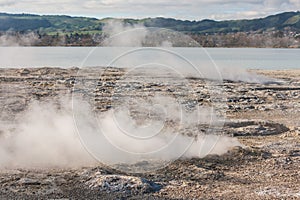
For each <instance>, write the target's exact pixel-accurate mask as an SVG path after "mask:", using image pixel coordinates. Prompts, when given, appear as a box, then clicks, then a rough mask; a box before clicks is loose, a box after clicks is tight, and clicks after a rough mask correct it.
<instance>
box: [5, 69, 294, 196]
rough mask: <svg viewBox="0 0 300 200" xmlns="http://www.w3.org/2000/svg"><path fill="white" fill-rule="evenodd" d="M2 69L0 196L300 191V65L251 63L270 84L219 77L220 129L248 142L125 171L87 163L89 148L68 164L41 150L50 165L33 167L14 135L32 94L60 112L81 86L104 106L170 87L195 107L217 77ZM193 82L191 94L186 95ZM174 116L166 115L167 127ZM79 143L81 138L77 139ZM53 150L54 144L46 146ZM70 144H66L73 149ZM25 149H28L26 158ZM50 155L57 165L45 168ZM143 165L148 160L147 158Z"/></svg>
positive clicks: (193, 131)
mask: <svg viewBox="0 0 300 200" xmlns="http://www.w3.org/2000/svg"><path fill="white" fill-rule="evenodd" d="M0 71H1V73H0V93H1V95H0V101H1V108H0V109H1V111H0V112H1V118H0V120H1V127H0V128H1V129H0V145H1V147H0V156H1V157H0V164H1V166H0V167H1V169H0V199H300V189H299V188H300V181H299V180H300V170H299V167H300V121H299V119H300V100H299V99H300V71H299V70H282V71H275V70H274V71H271V70H256V71H254V72H256V73H258V74H261V75H264V76H267V77H270V78H274V80H275V79H276V80H277V81H272V82H269V83H266V84H258V83H244V82H233V81H226V80H225V81H224V82H223V83H218V87H219V88H221V89H222V96H223V97H226V98H224V99H219V101H221V102H222V104H223V106H222V111H226V112H225V113H226V120H225V123H224V125H222V129H221V130H219V131H218V132H219V133H218V134H219V135H225V136H228V137H233V138H236V139H237V140H238V141H239V142H240V143H241V146H242V147H231V148H230V149H229V150H228V152H226V153H224V154H222V155H216V154H212V155H208V156H206V157H204V158H196V157H195V158H190V157H189V158H187V157H185V158H182V159H179V160H176V161H175V162H173V163H171V164H170V165H167V166H166V167H163V168H160V169H158V170H156V171H153V172H145V173H130V172H126V170H125V171H124V170H120V171H119V170H116V169H113V168H111V167H108V166H105V165H102V164H100V163H94V162H90V160H86V163H85V160H84V159H83V160H80V159H82V157H84V155H80V156H78V160H79V161H81V162H80V163H76V162H74V163H73V164H74V165H72V166H71V167H70V166H68V165H67V164H68V163H63V160H62V159H63V158H64V157H61V158H60V159H56V155H55V154H51V152H50V154H49V153H48V154H45V156H44V157H42V158H40V157H38V156H37V159H38V158H40V159H41V160H40V161H42V163H44V165H43V167H36V166H35V165H34V164H37V163H36V160H30V158H31V157H30V154H22V153H23V151H26V150H28V149H30V148H31V146H25V148H24V147H22V148H20V149H19V150H18V151H21V154H20V155H21V156H17V155H16V151H17V150H15V149H14V147H18V142H20V141H15V140H14V139H13V138H14V137H16V136H15V135H14V134H18V129H21V130H22V127H23V128H24V123H25V124H26V122H27V121H26V120H25V122H24V116H27V118H28V116H29V115H28V109H29V108H30V107H31V105H32V103H33V102H49V101H50V102H52V104H54V106H56V108H57V109H58V110H59V109H62V108H61V107H62V106H61V105H60V103H61V102H62V100H61V99H62V97H64V98H63V99H70V98H71V96H72V93H74V92H76V94H79V95H81V96H83V97H84V96H86V97H89V99H92V102H90V103H91V105H93V110H94V111H95V112H97V113H98V112H99V113H105V112H107V111H109V110H110V109H113V108H114V107H115V106H118V105H119V104H121V103H122V102H120V97H121V96H122V95H123V96H124V95H125V96H133V97H142V98H143V97H145V98H147V97H149V96H151V95H152V94H153V93H155V92H158V93H160V94H172V95H173V97H174V98H175V99H180V100H181V101H180V103H181V104H183V105H184V106H185V108H186V110H193V109H194V108H195V107H197V106H199V105H200V106H210V105H211V104H212V102H213V101H212V98H214V97H215V96H213V95H212V94H213V93H212V88H213V87H215V86H216V85H215V84H212V85H210V83H211V81H209V80H203V79H200V78H197V77H190V78H186V79H184V80H182V81H183V82H180V81H179V82H176V81H175V82H174V79H172V80H173V83H169V82H168V81H165V80H169V79H168V78H166V77H162V79H159V78H158V79H149V78H148V79H147V81H145V79H144V80H143V81H142V84H141V82H140V81H139V80H140V77H142V75H141V74H135V77H134V81H132V80H131V81H130V84H129V83H128V82H129V81H128V77H126V78H124V79H122V77H124V74H126V70H124V69H122V70H121V69H117V68H106V69H105V70H104V71H103V73H102V74H101V77H100V78H99V77H98V80H97V81H96V84H94V85H93V81H92V83H89V81H91V80H93V78H91V77H94V76H92V75H95V74H96V73H94V72H93V71H88V72H82V73H80V74H78V73H77V72H78V69H77V68H72V69H59V68H36V69H34V68H32V69H31V68H28V69H0ZM82 77H85V80H87V81H86V83H85V84H87V86H89V87H85V88H90V89H89V90H84V88H82V85H77V87H76V86H75V87H73V86H74V84H76V82H78V80H82ZM129 78H132V77H129ZM163 80H164V81H163ZM170 82H172V81H170ZM185 82H187V83H188V87H186V86H187V84H185ZM89 84H90V85H89ZM209 85H210V86H209ZM85 86H86V85H85ZM184 86H185V87H184ZM208 86H209V87H208ZM187 90H191V92H187V93H185V92H186V91H187ZM184 91H185V92H184ZM91 94H92V95H91ZM179 96H180V97H179ZM91 97H92V98H91ZM53 102H54V103H53ZM49 109H50V108H49ZM24 113H26V114H25V115H24ZM41 113H43V111H41ZM140 114H141V113H140V112H139V110H136V111H135V112H132V115H135V116H133V117H135V118H137V119H142V115H140ZM22 116H23V117H22ZM55 116H56V115H55ZM158 117H159V116H158ZM20 121H21V122H20ZM20 123H21V124H23V126H20V125H18V124H20ZM49 123H50V122H49ZM51 123H52V121H51ZM172 123H174V122H172V121H170V122H168V124H169V126H172ZM58 124H59V123H58ZM67 124H68V123H66V124H64V125H67ZM64 125H62V126H64ZM25 127H26V128H27V129H28V126H25ZM45 127H46V125H45ZM42 128H43V127H42ZM203 129H205V126H204V125H203V126H199V127H194V126H193V127H185V130H184V131H183V130H180V133H181V134H183V135H189V136H190V137H197V133H198V132H201V131H202V130H203ZM29 130H31V129H29ZM34 130H35V129H34ZM38 130H42V129H38ZM55 130H56V129H55ZM63 130H64V129H63ZM46 131H47V130H45V132H46ZM24 133H28V131H25V132H22V134H24ZM62 133H63V131H62ZM28 134H30V133H28ZM51 134H52V133H50V135H51ZM53 134H56V133H53ZM48 136H49V135H48ZM17 138H18V137H17ZM21 138H22V137H21ZM25 138H26V134H25ZM46 141H47V139H46V138H43V140H41V141H37V142H42V143H43V142H44V143H45V144H46V143H47V142H46ZM21 143H22V140H21ZM28 144H31V143H30V141H29V142H28ZM55 144H56V143H55ZM74 145H77V143H74V144H73V143H72V144H71V146H74ZM40 146H41V147H43V146H44V145H40ZM40 146H39V145H38V147H40ZM55 148H56V147H55V145H54V146H53V150H50V151H55ZM68 148H69V147H68ZM68 148H67V147H66V150H65V152H69V151H68ZM36 151H38V150H36ZM40 151H41V152H42V151H43V148H41V149H40ZM19 153H20V152H19ZM69 153H70V156H72V152H69ZM22 155H26V156H28V155H29V157H25V160H24V157H23V158H22ZM47 155H55V156H54V157H47ZM57 156H59V155H57ZM45 157H46V158H45ZM14 159H15V160H14ZM17 159H18V160H17ZM22 159H23V160H22ZM20 160H22V162H21V161H20ZM54 160H56V162H55V161H54ZM75 160H76V159H75ZM51 161H53V162H54V163H55V165H54V166H51V165H49V166H47V165H46V166H45V163H46V164H47V163H51ZM72 161H74V160H72ZM57 162H62V164H61V165H60V163H57ZM139 164H140V165H147V162H146V163H145V162H141V163H139ZM137 165H138V164H137Z"/></svg>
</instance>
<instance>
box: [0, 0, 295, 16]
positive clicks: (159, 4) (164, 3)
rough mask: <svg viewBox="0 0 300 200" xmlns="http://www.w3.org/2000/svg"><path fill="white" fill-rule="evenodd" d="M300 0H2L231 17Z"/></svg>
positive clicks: (42, 9)
mask: <svg viewBox="0 0 300 200" xmlns="http://www.w3.org/2000/svg"><path fill="white" fill-rule="evenodd" d="M299 10H300V0H0V12H7V13H33V14H60V15H71V16H87V17H96V18H105V17H116V18H146V17H171V18H176V19H187V20H202V19H213V20H229V19H252V18H259V17H265V16H268V15H272V14H277V13H281V12H286V11H299Z"/></svg>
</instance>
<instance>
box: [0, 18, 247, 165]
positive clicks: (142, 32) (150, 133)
mask: <svg viewBox="0 0 300 200" xmlns="http://www.w3.org/2000/svg"><path fill="white" fill-rule="evenodd" d="M133 29H138V31H137V32H135V31H133V32H132V30H133ZM104 31H105V33H106V34H107V35H112V37H111V38H110V39H108V40H107V41H105V42H104V43H103V44H105V45H106V46H133V47H141V46H143V45H145V44H152V46H155V47H157V46H163V47H170V46H172V45H174V44H178V43H182V42H188V43H189V44H191V45H194V41H192V40H189V41H180V40H179V38H184V39H187V38H186V37H180V35H178V34H173V33H172V34H169V33H168V32H167V35H164V34H162V33H166V32H165V31H163V32H159V33H158V32H156V31H157V30H155V31H154V32H153V31H152V30H150V31H149V29H146V28H144V27H142V26H138V27H132V26H129V25H126V26H124V25H123V24H111V23H110V24H108V25H107V26H106V27H104ZM122 31H125V34H122V33H121V34H118V32H122ZM158 35H159V36H160V37H159V39H158V41H159V42H155V37H156V36H158ZM149 41H150V43H149ZM153 41H154V42H153ZM152 50H153V49H152ZM148 52H150V53H151V52H153V51H148ZM133 53H136V52H133ZM128 55H129V57H126V58H124V59H123V60H115V61H114V62H113V63H112V64H114V66H117V67H123V66H124V65H126V66H127V67H129V69H132V70H134V69H135V67H136V66H137V65H138V64H139V63H138V62H137V60H136V59H134V58H133V57H130V54H128ZM137 55H139V54H137ZM174 56H175V57H176V58H177V59H173V58H174ZM139 59H140V60H142V65H145V64H147V63H149V62H148V61H149V60H147V59H150V60H152V62H153V60H154V61H155V63H156V65H157V64H159V65H161V66H167V67H166V69H167V71H168V70H169V71H172V73H174V72H175V73H176V74H177V77H181V78H183V79H185V77H186V76H188V75H190V74H193V75H196V76H199V77H200V78H202V79H214V80H219V79H220V77H222V75H224V74H220V71H218V69H216V66H214V70H215V71H214V70H212V68H209V66H204V65H197V66H196V68H194V65H192V64H191V63H190V62H188V60H186V59H184V57H181V56H178V54H173V53H171V52H170V51H164V50H159V51H156V54H155V55H154V56H153V54H152V56H151V55H149V56H146V57H145V56H142V57H140V58H139ZM182 64H185V65H187V66H189V67H187V68H185V66H183V65H182ZM213 64H214V63H212V65H213ZM151 65H153V63H152V64H151ZM191 66H192V67H191ZM189 68H190V69H189ZM79 75H80V74H79ZM220 75H221V76H220ZM156 76H161V71H159V70H158V71H154V72H153V71H152V74H151V75H150V78H151V79H153V80H155V78H156ZM245 76H247V75H245ZM239 77H241V78H243V77H242V76H239ZM87 78H89V77H87ZM98 78H99V77H98ZM130 78H135V77H130ZM175 78H176V76H175ZM233 78H234V76H233ZM175 83H176V80H175ZM85 89H86V92H90V90H91V88H90V86H89V87H86V88H82V87H80V89H79V90H78V91H80V95H81V94H83V93H84V92H85V91H84V90H85ZM74 91H75V90H74ZM124 92H125V91H124ZM75 97H76V95H75ZM81 97H82V96H81ZM133 99H135V97H133ZM146 100H147V101H145V102H151V103H150V104H149V107H145V105H146V103H145V102H139V101H136V107H138V106H141V110H143V109H145V108H147V109H148V110H150V111H149V113H150V114H149V115H148V118H147V117H146V120H148V122H145V121H143V120H142V121H141V119H134V120H133V119H132V118H131V116H130V115H128V112H127V111H128V110H130V108H129V107H128V106H129V105H127V104H126V103H125V104H122V105H117V104H116V105H115V107H114V108H113V109H111V110H109V111H107V112H104V113H102V114H101V115H96V116H95V113H94V112H93V105H90V104H87V103H86V102H85V101H84V100H83V101H82V99H80V100H78V99H76V98H75V99H73V101H75V104H74V102H73V108H71V107H70V104H71V102H70V100H65V101H62V102H61V103H60V104H59V106H57V104H56V103H54V102H48V103H41V102H35V103H33V104H31V105H30V106H29V108H28V109H27V111H26V112H25V113H21V116H20V117H19V118H18V120H17V124H16V125H15V128H14V129H12V130H6V131H5V132H4V133H2V134H1V135H0V166H1V167H74V166H75V167H78V166H88V165H93V164H96V161H95V160H94V159H93V157H95V158H97V159H98V161H100V162H104V163H105V164H118V163H127V164H132V163H135V162H138V161H142V160H147V161H151V160H156V161H157V160H161V161H172V160H175V159H177V158H178V157H180V156H182V155H183V156H184V157H188V158H190V157H203V156H206V155H207V154H210V153H214V154H215V153H216V154H222V153H225V152H226V151H227V150H228V149H229V148H231V147H233V146H237V145H240V144H239V142H238V141H237V140H236V139H234V138H229V137H225V136H219V135H217V134H216V133H214V132H213V131H212V130H213V129H211V130H210V131H208V132H206V133H205V134H204V133H201V132H200V131H199V130H198V129H194V127H196V126H198V125H199V124H204V125H207V124H208V125H211V124H214V125H215V124H217V125H219V124H218V122H219V121H222V120H219V118H218V116H216V113H214V112H212V111H211V109H209V108H199V109H200V111H201V114H200V115H199V112H198V113H197V112H196V113H195V112H187V111H184V109H179V108H180V105H181V104H180V101H178V99H176V98H174V97H170V96H162V97H161V96H157V95H156V96H149V97H146ZM178 106H179V108H178ZM199 109H198V110H197V111H199ZM141 110H140V111H141ZM179 111H180V112H179ZM208 111H209V112H208ZM73 112H74V113H73ZM73 114H74V116H75V118H74V119H75V120H74V119H73ZM149 116H151V117H152V116H156V118H155V119H154V118H151V117H150V118H149ZM149 121H150V122H149ZM174 122H175V125H172V123H174ZM168 123H169V124H171V125H166V124H168ZM188 129H190V130H192V131H194V132H192V133H191V135H188V134H186V132H185V130H188ZM208 129H209V128H208ZM136 137H137V138H138V139H137V138H136ZM141 138H142V139H141ZM86 150H87V151H86ZM88 151H89V153H90V154H89V153H88Z"/></svg>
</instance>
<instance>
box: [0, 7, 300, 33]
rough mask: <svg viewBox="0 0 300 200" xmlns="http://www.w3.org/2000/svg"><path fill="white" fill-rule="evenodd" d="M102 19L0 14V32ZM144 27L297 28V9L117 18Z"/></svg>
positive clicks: (72, 27)
mask: <svg viewBox="0 0 300 200" xmlns="http://www.w3.org/2000/svg"><path fill="white" fill-rule="evenodd" d="M105 20H106V19H100V20H99V19H96V18H87V17H70V16H65V15H31V14H6V13H0V31H8V30H12V31H37V30H39V31H42V32H46V33H47V32H63V31H64V32H75V31H77V32H79V31H101V29H102V27H103V24H104V21H105ZM120 20H122V21H124V22H125V23H130V24H135V23H141V24H144V25H145V26H147V27H163V28H169V29H173V30H176V31H185V32H193V33H229V32H249V31H267V30H284V29H287V28H288V29H291V30H293V31H300V12H299V11H298V12H285V13H281V14H277V15H272V16H268V17H266V18H260V19H252V20H228V21H214V20H202V21H188V20H185V21H183V20H176V19H172V18H160V17H159V18H145V19H140V20H136V19H120Z"/></svg>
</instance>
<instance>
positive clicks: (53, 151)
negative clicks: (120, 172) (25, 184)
mask: <svg viewBox="0 0 300 200" xmlns="http://www.w3.org/2000/svg"><path fill="white" fill-rule="evenodd" d="M68 105H69V104H67V103H62V104H61V105H60V106H62V107H61V108H60V109H58V108H57V106H56V105H55V104H54V103H50V102H48V103H39V102H34V103H32V104H31V105H30V106H29V108H28V110H27V111H26V112H25V113H23V114H22V115H21V116H20V117H19V119H18V120H17V124H16V125H15V127H14V129H13V130H6V132H5V133H3V134H2V135H0V168H3V167H4V168H7V167H28V168H33V167H50V168H51V167H77V166H88V165H91V164H93V163H95V160H93V159H92V158H91V156H90V155H89V154H88V153H87V152H86V151H85V149H84V148H83V146H82V145H81V143H80V140H79V137H78V136H77V134H76V131H75V130H76V129H75V126H74V121H73V117H72V110H71V108H70V106H68Z"/></svg>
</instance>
